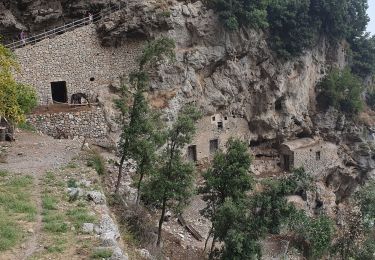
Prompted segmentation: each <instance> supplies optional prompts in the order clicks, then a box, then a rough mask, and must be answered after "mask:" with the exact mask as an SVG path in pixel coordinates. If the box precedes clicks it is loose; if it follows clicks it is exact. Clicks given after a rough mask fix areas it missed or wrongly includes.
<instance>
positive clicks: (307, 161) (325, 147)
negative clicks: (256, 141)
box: [280, 138, 338, 175]
mask: <svg viewBox="0 0 375 260" xmlns="http://www.w3.org/2000/svg"><path fill="white" fill-rule="evenodd" d="M337 164H338V155H337V146H336V145H335V144H332V143H329V142H325V141H323V140H321V139H313V138H301V139H297V140H293V141H287V142H284V143H283V144H281V146H280V165H281V168H282V169H283V170H285V171H292V170H293V169H296V168H300V167H303V168H304V169H305V170H306V171H307V172H308V173H310V174H312V175H318V174H321V173H323V171H324V170H327V169H329V168H331V167H333V166H335V165H337Z"/></svg>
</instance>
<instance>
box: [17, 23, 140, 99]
mask: <svg viewBox="0 0 375 260" xmlns="http://www.w3.org/2000/svg"><path fill="white" fill-rule="evenodd" d="M142 46H143V44H142V43H140V42H139V41H136V40H127V41H126V42H124V44H122V45H121V46H120V47H118V48H115V47H103V46H102V45H101V43H100V39H99V38H98V36H97V33H96V30H95V27H94V25H88V26H84V27H80V28H77V29H75V30H73V31H69V32H66V33H64V34H61V35H57V36H55V37H52V38H50V39H49V38H47V39H44V40H42V41H40V42H37V43H36V44H34V45H27V46H25V47H23V48H19V49H16V50H15V54H16V56H17V58H18V62H19V64H20V71H19V73H17V74H16V79H17V81H20V82H22V83H25V84H29V85H32V86H34V87H35V89H36V90H37V94H38V97H39V105H47V104H51V103H52V102H53V101H55V102H60V103H66V102H67V101H68V100H69V101H70V97H71V95H72V94H74V93H79V92H81V93H85V94H87V95H88V96H89V97H91V98H95V96H96V94H97V92H98V89H99V88H100V87H107V86H108V85H110V84H117V85H118V83H119V81H120V80H119V79H120V77H121V76H123V75H127V74H128V73H129V72H131V71H133V70H134V69H135V68H136V66H137V60H136V58H137V57H138V55H139V54H140V52H141V49H142Z"/></svg>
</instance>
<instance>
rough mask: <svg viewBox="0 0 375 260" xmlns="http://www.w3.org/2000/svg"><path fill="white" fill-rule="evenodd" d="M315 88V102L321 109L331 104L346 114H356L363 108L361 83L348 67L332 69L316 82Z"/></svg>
mask: <svg viewBox="0 0 375 260" xmlns="http://www.w3.org/2000/svg"><path fill="white" fill-rule="evenodd" d="M317 90H318V91H319V94H318V95H317V102H318V105H319V106H320V108H321V109H323V110H326V109H328V108H329V107H330V106H332V107H335V108H336V109H338V110H340V111H342V112H344V113H347V114H358V112H360V111H361V110H362V108H363V102H362V99H361V93H362V91H363V86H362V83H361V81H360V80H359V78H358V77H356V76H355V75H353V74H352V73H351V72H350V70H349V69H348V68H346V69H344V70H342V71H340V70H338V69H334V70H332V71H331V72H330V73H329V74H328V75H327V76H325V77H324V78H323V79H322V80H321V81H320V82H319V83H318V85H317Z"/></svg>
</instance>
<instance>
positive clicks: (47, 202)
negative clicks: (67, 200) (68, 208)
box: [42, 195, 57, 210]
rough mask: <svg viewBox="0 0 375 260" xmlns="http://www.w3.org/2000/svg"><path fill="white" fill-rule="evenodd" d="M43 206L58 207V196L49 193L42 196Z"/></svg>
mask: <svg viewBox="0 0 375 260" xmlns="http://www.w3.org/2000/svg"><path fill="white" fill-rule="evenodd" d="M42 207H43V209H47V210H55V209H57V200H56V198H54V197H52V196H48V195H44V196H43V198H42Z"/></svg>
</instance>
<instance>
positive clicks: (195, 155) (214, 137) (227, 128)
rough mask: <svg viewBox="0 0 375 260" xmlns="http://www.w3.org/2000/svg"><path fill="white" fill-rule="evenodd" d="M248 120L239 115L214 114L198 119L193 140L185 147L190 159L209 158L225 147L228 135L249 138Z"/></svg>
mask: <svg viewBox="0 0 375 260" xmlns="http://www.w3.org/2000/svg"><path fill="white" fill-rule="evenodd" d="M249 135H250V132H249V126H248V122H247V121H246V120H245V119H244V118H241V117H236V116H227V115H222V114H214V115H212V116H206V117H203V118H202V119H201V120H199V121H198V124H197V132H196V135H195V137H194V139H193V142H192V143H191V144H190V145H189V146H188V147H187V148H186V157H187V159H189V160H190V161H201V160H202V159H205V158H210V157H211V156H212V155H213V154H214V153H215V152H216V151H217V150H218V149H222V150H224V149H225V144H226V142H227V141H228V140H229V138H230V137H235V138H239V139H243V140H249Z"/></svg>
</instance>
